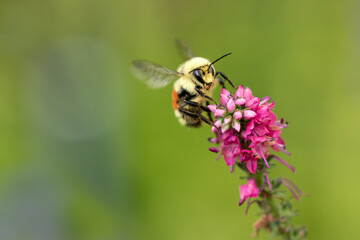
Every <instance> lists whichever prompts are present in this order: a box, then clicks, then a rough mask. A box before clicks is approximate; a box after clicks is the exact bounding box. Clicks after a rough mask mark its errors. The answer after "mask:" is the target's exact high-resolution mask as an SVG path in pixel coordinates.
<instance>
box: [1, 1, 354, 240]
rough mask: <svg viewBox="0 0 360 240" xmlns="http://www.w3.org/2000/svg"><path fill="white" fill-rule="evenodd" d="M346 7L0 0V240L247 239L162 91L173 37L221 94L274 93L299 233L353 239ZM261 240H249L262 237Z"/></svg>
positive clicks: (242, 220)
mask: <svg viewBox="0 0 360 240" xmlns="http://www.w3.org/2000/svg"><path fill="white" fill-rule="evenodd" d="M359 10H360V2H359V1H356V0H343V1H335V0H334V1H332V0H323V1H321V0H318V1H312V0H305V1H285V0H276V1H264V0H241V1H230V0H223V1H221V2H220V1H209V0H208V1H188V0H184V1H165V0H151V1H146V0H135V1H121V0H120V1H115V0H103V1H95V0H28V1H26V0H2V1H0V239H3V240H18V239H20V240H62V239H76V240H78V239H86V240H97V239H99V240H100V239H101V240H107V239H109V240H112V239H250V235H251V232H252V224H253V222H254V221H255V220H256V219H257V218H258V215H257V214H256V213H257V207H256V206H255V207H253V208H251V209H250V211H249V214H248V216H245V215H244V210H245V208H244V207H238V206H237V203H238V200H239V193H238V186H239V184H243V183H244V182H243V180H240V179H239V178H238V175H239V172H238V171H236V172H234V173H233V174H230V173H229V168H228V167H227V166H226V165H225V163H224V161H223V160H220V161H218V162H217V161H215V158H216V155H215V154H213V153H211V152H209V151H208V150H207V148H208V147H210V146H211V145H210V143H208V142H207V140H206V139H207V138H208V137H210V136H211V132H210V130H209V128H208V127H203V128H201V129H187V128H184V127H181V126H180V125H179V124H178V122H177V120H176V119H175V117H174V113H173V110H172V108H171V91H172V89H171V86H169V87H166V88H164V89H161V90H157V91H154V90H149V89H148V88H147V87H146V86H145V85H144V84H143V83H141V82H139V81H137V80H136V79H135V78H134V77H133V76H132V74H131V72H130V71H129V69H130V65H131V61H132V60H134V59H148V60H152V61H154V62H157V63H160V64H162V65H165V66H167V67H169V68H172V69H176V68H177V66H178V65H179V64H180V63H181V62H182V61H183V59H182V58H181V57H180V56H179V54H178V52H177V50H176V48H175V45H174V39H175V38H176V37H179V38H181V39H183V40H184V41H185V42H187V43H188V45H190V46H191V48H192V49H193V51H194V52H195V53H196V54H197V55H199V56H203V57H206V58H209V59H212V60H214V59H215V58H217V57H219V56H221V55H222V54H224V53H227V52H232V53H233V54H232V55H231V56H229V57H227V58H225V59H224V60H222V61H220V62H218V63H217V64H216V68H217V69H218V70H219V69H221V71H223V72H225V73H226V74H227V75H228V76H229V78H230V79H231V80H232V81H233V82H234V83H236V84H237V85H239V84H243V85H246V86H249V87H251V89H252V90H253V92H254V94H255V95H256V96H259V97H263V96H268V95H269V96H271V97H272V99H274V100H276V103H277V105H276V109H275V111H276V113H277V114H278V116H280V117H284V118H285V119H286V120H288V121H289V123H290V126H289V128H288V129H286V130H285V131H284V132H283V134H284V138H285V140H286V142H287V145H288V150H289V151H290V152H291V153H292V154H293V155H292V156H291V157H286V156H284V155H281V156H282V157H284V159H286V160H287V161H288V162H289V163H290V164H292V165H294V166H296V169H297V173H296V174H292V173H291V172H290V171H289V170H288V169H286V168H285V167H283V166H278V168H277V169H276V170H273V171H272V172H271V176H274V177H275V176H286V177H289V178H291V179H292V180H293V181H294V182H296V183H297V184H298V185H299V186H300V188H301V189H302V190H303V191H304V192H306V193H307V194H308V196H307V197H305V198H303V200H302V201H301V202H300V203H296V204H295V205H294V206H295V208H296V209H298V210H299V213H300V214H299V216H298V217H297V218H295V222H296V223H299V224H305V225H306V226H307V227H308V228H309V239H328V240H329V239H360V233H359V230H358V226H359V220H360V219H359V214H360V209H359V200H360V194H359V186H358V184H359V180H360V177H359V167H360V161H359V156H358V147H359V143H360V141H359V134H360V127H359V123H360V108H359V100H360V92H359V90H360V81H359V80H360V70H359V60H360V47H359V46H360V45H359V42H360V24H359V23H360V18H359V16H360V14H359ZM266 235H267V234H265V232H262V233H261V234H260V237H259V239H267V236H266Z"/></svg>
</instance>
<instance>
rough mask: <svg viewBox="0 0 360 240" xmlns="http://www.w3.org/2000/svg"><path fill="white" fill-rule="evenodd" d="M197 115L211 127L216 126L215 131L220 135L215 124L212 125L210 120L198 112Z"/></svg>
mask: <svg viewBox="0 0 360 240" xmlns="http://www.w3.org/2000/svg"><path fill="white" fill-rule="evenodd" d="M199 117H200V118H201V120H202V121H203V122H205V123H207V124H209V125H210V126H212V127H215V128H216V131H217V132H218V133H219V135H222V133H221V131H220V130H219V129H218V127H217V126H215V125H214V123H213V122H212V121H210V120H209V119H207V118H206V117H204V116H203V115H201V114H199Z"/></svg>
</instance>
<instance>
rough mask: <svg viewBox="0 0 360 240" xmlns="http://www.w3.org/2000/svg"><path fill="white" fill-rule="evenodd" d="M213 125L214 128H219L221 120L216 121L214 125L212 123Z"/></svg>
mask: <svg viewBox="0 0 360 240" xmlns="http://www.w3.org/2000/svg"><path fill="white" fill-rule="evenodd" d="M214 125H215V126H216V127H218V128H219V127H221V125H222V123H221V120H220V119H219V120H216V121H215V123H214Z"/></svg>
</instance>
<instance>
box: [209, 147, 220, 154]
mask: <svg viewBox="0 0 360 240" xmlns="http://www.w3.org/2000/svg"><path fill="white" fill-rule="evenodd" d="M209 150H210V151H211V152H214V153H218V152H219V149H217V148H214V147H211V148H209Z"/></svg>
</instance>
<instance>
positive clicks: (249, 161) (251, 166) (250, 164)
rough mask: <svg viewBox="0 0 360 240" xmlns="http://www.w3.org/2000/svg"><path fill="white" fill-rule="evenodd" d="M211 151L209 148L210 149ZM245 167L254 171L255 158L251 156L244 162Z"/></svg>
mask: <svg viewBox="0 0 360 240" xmlns="http://www.w3.org/2000/svg"><path fill="white" fill-rule="evenodd" d="M210 151H211V150H210ZM246 167H247V169H248V170H249V172H251V173H252V174H255V173H256V167H257V159H254V158H251V159H250V160H248V161H247V162H246Z"/></svg>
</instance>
